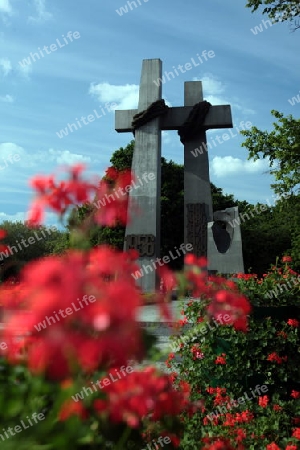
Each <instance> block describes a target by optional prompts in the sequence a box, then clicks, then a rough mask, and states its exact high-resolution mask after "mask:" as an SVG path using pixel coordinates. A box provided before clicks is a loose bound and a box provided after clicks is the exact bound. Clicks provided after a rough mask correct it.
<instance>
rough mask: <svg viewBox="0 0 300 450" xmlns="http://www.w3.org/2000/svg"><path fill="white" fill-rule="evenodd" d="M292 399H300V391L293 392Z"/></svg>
mask: <svg viewBox="0 0 300 450" xmlns="http://www.w3.org/2000/svg"><path fill="white" fill-rule="evenodd" d="M291 397H293V398H300V391H294V390H293V391H292V392H291Z"/></svg>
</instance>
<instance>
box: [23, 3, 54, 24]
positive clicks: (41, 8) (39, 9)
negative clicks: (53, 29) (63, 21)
mask: <svg viewBox="0 0 300 450" xmlns="http://www.w3.org/2000/svg"><path fill="white" fill-rule="evenodd" d="M33 4H34V7H35V9H36V13H37V16H36V17H34V16H29V17H28V20H29V21H30V22H45V21H46V20H49V19H51V18H52V14H51V13H49V12H48V11H46V0H33Z"/></svg>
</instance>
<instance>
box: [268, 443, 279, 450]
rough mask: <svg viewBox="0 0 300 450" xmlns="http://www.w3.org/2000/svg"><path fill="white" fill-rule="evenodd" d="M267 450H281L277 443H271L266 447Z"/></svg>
mask: <svg viewBox="0 0 300 450" xmlns="http://www.w3.org/2000/svg"><path fill="white" fill-rule="evenodd" d="M266 449H267V450H280V447H278V445H277V444H276V443H275V442H271V444H269V445H267V446H266Z"/></svg>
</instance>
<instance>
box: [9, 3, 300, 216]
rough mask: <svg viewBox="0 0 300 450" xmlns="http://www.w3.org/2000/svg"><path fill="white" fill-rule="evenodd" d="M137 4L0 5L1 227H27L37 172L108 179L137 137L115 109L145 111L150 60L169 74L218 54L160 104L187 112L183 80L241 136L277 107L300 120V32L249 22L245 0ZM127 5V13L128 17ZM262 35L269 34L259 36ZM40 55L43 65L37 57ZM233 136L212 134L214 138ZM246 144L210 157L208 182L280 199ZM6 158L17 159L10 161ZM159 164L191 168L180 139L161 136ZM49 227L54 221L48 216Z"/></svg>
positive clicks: (232, 144)
mask: <svg viewBox="0 0 300 450" xmlns="http://www.w3.org/2000/svg"><path fill="white" fill-rule="evenodd" d="M139 3H140V4H139ZM136 4H137V7H136V8H135V7H134V6H133V5H132V9H130V7H129V6H128V3H126V2H125V0H106V1H104V0H102V1H99V0H86V1H84V2H83V1H82V0H76V1H74V0H72V1H71V0H64V1H61V0H51V1H50V0H27V1H26V2H24V0H0V115H1V121H0V190H1V207H0V221H2V220H5V219H11V220H15V219H18V220H23V219H24V218H25V215H26V211H27V209H28V205H29V203H30V199H31V198H32V191H31V189H30V187H29V186H28V179H29V178H30V177H31V176H32V175H34V174H37V173H39V174H42V173H43V174H48V173H51V172H53V171H54V169H55V168H56V167H58V166H60V165H62V164H69V163H73V162H78V161H82V162H86V163H87V164H88V167H89V172H88V175H89V176H91V174H98V175H99V176H101V175H102V174H103V172H104V170H105V168H106V167H107V166H108V165H109V159H110V157H111V155H112V153H113V151H114V150H116V149H118V148H119V147H120V146H126V145H127V143H128V142H129V141H130V140H131V139H132V135H130V134H127V133H126V134H123V133H122V134H118V133H117V132H116V131H115V130H114V109H115V108H117V109H128V108H129V109H131V108H135V107H136V106H137V101H138V84H139V81H140V71H141V64H142V60H143V59H148V58H160V59H161V60H162V61H163V71H165V70H167V71H171V70H172V67H173V66H175V67H178V65H179V64H181V65H185V64H186V63H188V62H190V61H191V58H194V59H195V58H196V57H197V54H201V53H202V52H203V51H204V50H206V51H210V50H211V51H213V52H214V57H213V58H208V60H207V61H203V63H202V64H200V66H197V67H193V68H192V69H191V70H189V71H187V72H186V73H184V74H180V76H176V77H175V78H174V79H170V81H166V83H165V84H164V85H163V97H164V98H165V99H166V100H167V101H168V102H169V103H170V104H171V105H172V106H182V104H183V87H184V81H191V80H202V82H203V90H204V98H205V99H206V100H209V101H210V102H211V103H212V104H231V106H232V116H233V122H234V127H240V124H241V121H244V122H251V124H253V125H255V126H257V127H258V128H260V129H271V126H272V121H273V120H272V116H271V114H270V111H271V109H276V110H279V111H281V112H283V113H285V114H289V113H291V114H293V115H294V116H296V117H297V115H298V114H299V111H300V103H296V104H295V105H294V106H292V105H291V104H290V103H289V102H288V99H290V98H292V97H293V96H295V95H297V93H298V92H299V88H300V85H299V70H300V64H299V37H300V34H299V33H300V31H298V32H295V33H291V32H290V30H289V27H288V25H287V24H273V25H272V24H271V23H270V22H269V23H268V22H266V21H267V20H268V18H267V17H266V16H262V15H261V14H260V13H255V14H251V12H250V10H249V9H246V8H245V4H246V0H240V1H239V2H237V1H236V0H226V1H224V0H210V1H207V2H204V1H201V0H189V1H188V2H186V3H185V2H182V0H148V1H145V0H136ZM125 5H127V9H128V12H127V13H125V12H124V9H123V14H122V15H120V14H121V11H120V8H121V7H122V6H123V7H124V6H125ZM116 10H118V11H119V13H118V12H117V11H116ZM262 20H264V21H265V24H263V22H262ZM256 26H260V27H261V28H260V29H261V31H258V30H257V31H256V34H254V33H253V32H252V31H251V28H252V29H254V28H255V27H256ZM68 32H72V33H71V34H70V33H69V35H68ZM75 32H77V34H74V33H75ZM67 36H71V37H70V38H69V37H67ZM75 36H76V37H77V38H75ZM51 44H55V46H54V47H51V48H52V49H53V51H51V50H50V45H51ZM44 46H47V49H48V53H46V50H44V51H43V50H42V52H43V55H44V57H42V56H41V55H40V59H38V58H37V57H36V56H35V57H31V56H30V53H32V54H33V53H34V52H38V48H40V49H43V48H44ZM55 47H56V49H55V50H54V48H55ZM25 59H27V62H26V61H25V62H24V60H25ZM34 59H35V61H34ZM20 61H21V62H23V64H20ZM113 104H115V105H116V106H113ZM105 105H106V107H105ZM101 108H102V111H104V112H105V115H104V114H102V117H101V118H100V117H99V118H96V119H95V120H94V121H93V122H90V123H89V122H88V123H87V124H86V125H82V127H81V128H79V127H78V130H77V131H76V130H73V131H72V132H71V131H68V135H66V136H64V137H61V138H60V137H59V136H58V135H57V133H60V130H62V129H65V128H66V127H67V124H68V123H74V122H75V119H76V118H77V119H80V118H81V117H82V116H84V117H86V116H88V115H90V114H94V115H95V113H94V110H96V111H97V114H98V116H100V115H101ZM226 131H227V130H220V131H216V130H215V131H210V132H208V134H207V138H208V141H211V139H215V138H216V136H217V135H219V136H222V134H223V133H224V132H226ZM235 134H237V133H235ZM242 141H243V138H242V137H240V136H236V137H232V138H230V139H229V140H227V141H226V142H224V141H223V142H222V143H219V144H218V145H216V146H214V147H213V148H212V149H211V150H210V151H209V157H210V177H211V181H212V182H213V183H215V184H216V185H217V186H218V187H221V188H223V190H224V191H225V192H227V193H233V194H234V195H235V196H236V197H237V198H238V199H240V200H247V201H249V202H252V203H256V202H266V200H267V199H271V198H272V195H273V192H272V191H271V190H270V187H269V186H270V183H271V182H272V178H271V177H270V175H268V174H267V173H266V171H267V170H268V164H267V162H266V161H264V162H257V163H253V162H249V161H247V151H246V149H244V148H242V147H241V142H242ZM9 155H10V156H12V155H18V157H15V159H13V158H11V159H12V162H10V161H9V160H7V159H6V158H8V157H9ZM163 156H164V157H165V158H167V159H172V160H173V161H175V162H178V163H182V162H183V147H182V145H181V143H180V141H179V138H178V136H177V133H176V132H174V131H172V132H165V133H164V134H163ZM47 223H48V224H51V223H55V218H54V216H53V215H52V214H49V215H48V216H47Z"/></svg>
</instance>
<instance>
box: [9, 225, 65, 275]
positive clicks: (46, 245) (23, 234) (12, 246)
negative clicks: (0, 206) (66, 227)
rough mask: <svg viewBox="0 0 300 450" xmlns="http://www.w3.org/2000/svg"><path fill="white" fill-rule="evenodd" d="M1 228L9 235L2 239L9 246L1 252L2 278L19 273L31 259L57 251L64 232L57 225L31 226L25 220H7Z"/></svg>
mask: <svg viewBox="0 0 300 450" xmlns="http://www.w3.org/2000/svg"><path fill="white" fill-rule="evenodd" d="M0 228H1V229H2V230H5V231H6V233H7V236H6V237H5V238H4V239H3V240H2V241H1V243H2V244H4V245H6V246H7V247H8V248H7V249H6V250H5V251H2V252H0V264H1V279H2V280H4V279H6V278H9V277H10V276H14V275H17V274H18V272H19V270H20V268H21V267H22V266H23V265H24V264H26V263H27V262H29V261H32V260H35V259H37V258H41V257H43V256H46V255H49V254H51V253H55V249H56V248H57V246H58V242H59V241H61V240H62V239H63V236H64V233H63V232H61V231H59V230H57V229H56V228H55V227H46V226H40V227H38V228H34V229H33V228H29V227H27V226H26V225H25V224H24V223H23V222H21V221H18V222H12V221H9V220H5V221H4V222H2V223H1V225H0Z"/></svg>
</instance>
